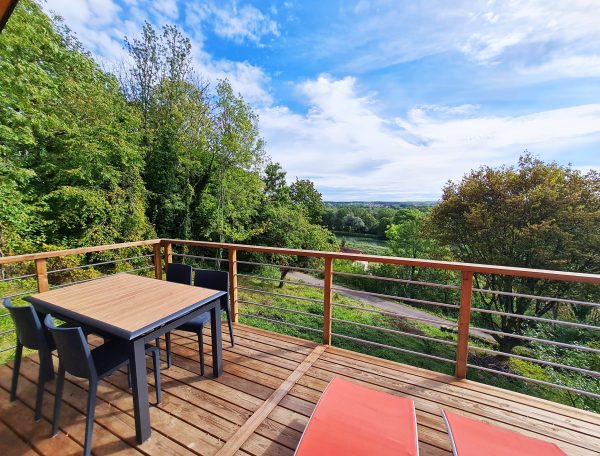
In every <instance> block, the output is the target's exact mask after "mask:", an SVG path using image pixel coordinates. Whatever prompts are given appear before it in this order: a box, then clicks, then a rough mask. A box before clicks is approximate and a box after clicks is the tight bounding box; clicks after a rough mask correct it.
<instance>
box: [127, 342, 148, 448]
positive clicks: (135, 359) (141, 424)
mask: <svg viewBox="0 0 600 456" xmlns="http://www.w3.org/2000/svg"><path fill="white" fill-rule="evenodd" d="M129 364H130V366H129V369H130V372H131V388H132V392H133V413H134V416H135V437H136V440H137V443H142V442H144V441H145V440H146V439H147V438H148V437H150V408H149V404H148V379H147V378H146V350H145V343H144V339H143V338H140V339H137V340H134V341H132V342H131V345H130V351H129Z"/></svg>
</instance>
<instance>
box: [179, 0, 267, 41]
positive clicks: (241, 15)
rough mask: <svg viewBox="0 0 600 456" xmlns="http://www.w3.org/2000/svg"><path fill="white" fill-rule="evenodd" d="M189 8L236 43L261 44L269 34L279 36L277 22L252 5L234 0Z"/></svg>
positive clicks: (223, 35)
mask: <svg viewBox="0 0 600 456" xmlns="http://www.w3.org/2000/svg"><path fill="white" fill-rule="evenodd" d="M188 10H191V11H193V12H195V13H196V14H197V17H198V18H199V19H200V20H201V21H202V22H207V23H210V24H211V26H212V29H213V31H214V32H215V33H216V34H217V35H218V36H220V37H222V38H227V39H230V40H232V41H234V42H236V43H243V42H244V41H250V42H252V43H254V44H258V45H260V44H261V39H262V38H263V37H265V36H268V35H273V36H275V37H277V36H279V28H278V25H277V22H276V21H274V20H273V19H271V18H270V17H269V16H268V15H266V14H263V12H262V11H260V10H259V9H258V8H255V7H254V6H252V5H243V6H240V5H239V4H238V2H237V1H235V0H233V1H231V2H228V3H224V2H219V3H215V2H212V1H211V2H204V3H198V4H190V5H189V7H188Z"/></svg>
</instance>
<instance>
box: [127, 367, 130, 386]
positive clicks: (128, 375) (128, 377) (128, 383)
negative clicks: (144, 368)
mask: <svg viewBox="0 0 600 456" xmlns="http://www.w3.org/2000/svg"><path fill="white" fill-rule="evenodd" d="M127 388H129V389H131V367H130V366H129V363H127Z"/></svg>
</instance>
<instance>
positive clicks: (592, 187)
mask: <svg viewBox="0 0 600 456" xmlns="http://www.w3.org/2000/svg"><path fill="white" fill-rule="evenodd" d="M429 229H430V232H431V234H432V235H433V236H434V237H435V238H437V239H438V240H439V241H440V242H442V243H446V244H448V245H449V246H451V248H452V250H453V252H454V255H455V256H456V258H458V259H459V260H462V261H467V262H475V263H486V264H497V265H507V266H519V267H524V268H540V269H557V270H565V271H575V272H588V273H596V274H597V273H598V272H600V174H599V173H597V172H594V171H590V172H589V173H588V174H585V175H584V174H581V173H580V172H579V171H576V170H573V169H571V168H570V167H568V166H560V165H558V164H556V163H544V162H542V161H541V160H539V159H536V158H534V157H532V156H531V155H529V154H526V155H524V156H522V157H521V158H520V159H519V163H518V165H517V166H516V167H514V166H510V167H506V166H504V167H500V168H490V167H482V168H480V169H478V170H476V171H472V172H470V173H469V174H467V175H466V176H465V177H464V178H463V179H462V181H461V182H460V183H458V184H457V183H453V182H450V183H448V184H447V185H446V187H445V188H444V193H443V197H442V201H441V202H440V204H439V205H438V206H436V207H435V208H434V209H433V211H432V214H431V219H430V225H429ZM476 281H477V284H478V287H479V288H486V289H491V290H497V291H501V292H507V293H513V292H518V293H523V294H530V295H538V296H565V297H569V296H570V295H571V294H572V293H574V291H575V289H574V286H571V285H568V284H566V283H561V284H558V283H556V282H553V281H545V280H538V279H531V278H526V279H525V278H518V277H511V276H503V275H478V276H477V277H476ZM596 292H597V291H596ZM590 293H593V291H592V290H591V289H587V288H585V289H580V288H578V289H577V294H578V295H579V297H580V298H583V297H587V298H592V300H593V295H590ZM596 298H597V296H596ZM477 304H479V305H481V306H483V307H485V308H488V309H493V310H497V311H501V312H507V313H514V314H518V315H524V314H527V315H533V316H536V317H541V316H544V315H545V314H547V313H549V312H552V311H555V310H556V306H557V304H556V302H554V301H545V300H543V299H541V300H538V301H532V300H531V299H528V298H523V297H518V296H513V295H510V294H484V293H482V294H481V295H480V296H479V299H478V300H477ZM481 318H482V320H483V323H484V324H486V325H487V327H489V328H492V329H495V330H497V331H501V332H504V333H509V334H523V332H524V331H525V330H526V329H527V328H528V327H529V326H531V325H532V324H533V323H532V322H530V321H527V320H524V319H521V318H514V317H506V316H501V317H495V316H493V315H491V314H482V315H481ZM494 337H495V338H496V339H497V340H498V342H499V345H500V349H501V350H503V351H506V352H510V351H511V350H512V349H513V348H514V347H515V346H516V345H518V344H519V343H520V342H519V339H516V338H513V337H510V336H502V335H494Z"/></svg>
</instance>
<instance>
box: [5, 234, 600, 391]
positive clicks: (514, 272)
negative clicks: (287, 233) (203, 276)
mask: <svg viewBox="0 0 600 456" xmlns="http://www.w3.org/2000/svg"><path fill="white" fill-rule="evenodd" d="M176 246H177V247H180V248H188V249H189V248H201V249H212V250H221V251H222V250H227V258H218V259H217V258H214V260H217V261H219V262H221V261H222V262H227V263H228V271H229V276H230V290H229V296H230V302H231V309H232V314H233V318H234V320H235V321H236V322H237V321H239V316H240V315H241V313H240V303H241V300H240V298H239V293H238V291H239V290H240V287H239V286H238V277H239V276H240V274H238V265H239V264H241V263H244V264H259V263H252V262H247V261H244V262H240V261H239V260H238V253H239V252H246V253H259V254H267V255H286V256H297V257H309V258H314V259H317V260H321V261H322V264H323V269H322V270H321V269H319V272H320V273H322V274H323V282H322V283H323V285H322V289H323V300H322V305H323V315H322V320H323V324H322V330H315V329H314V328H305V329H308V330H311V331H317V332H320V333H322V342H323V344H331V343H332V338H333V337H340V338H342V339H343V338H345V339H351V340H355V339H354V338H352V337H349V336H344V335H342V334H335V333H334V332H332V322H334V321H344V322H346V323H353V324H355V325H358V326H366V327H370V326H369V325H365V324H361V323H357V322H351V321H345V320H339V319H336V318H334V316H333V310H334V307H336V306H337V307H347V308H353V307H352V306H349V305H340V304H336V303H335V302H334V300H333V294H334V291H335V286H334V280H333V278H334V275H336V274H342V273H340V272H336V271H335V270H334V260H349V261H366V262H370V263H381V264H391V265H399V266H410V267H419V268H434V269H443V270H447V271H456V272H457V273H459V274H460V277H461V282H460V284H459V285H458V284H457V285H444V284H434V283H425V282H415V283H418V284H421V285H429V286H443V287H447V288H452V289H455V290H456V291H457V292H460V303H459V304H448V303H442V302H431V301H424V300H419V299H414V298H403V297H401V296H388V295H383V294H379V293H372V292H366V291H362V292H363V293H366V294H371V295H375V296H385V297H387V298H389V299H395V300H398V301H401V302H402V301H404V302H408V303H409V304H410V303H413V302H414V303H422V304H426V305H438V306H441V307H446V308H451V309H455V310H456V311H457V312H458V323H457V324H455V328H456V341H455V342H451V341H441V340H440V342H442V343H446V344H449V345H455V347H456V356H455V359H453V360H452V359H443V361H445V362H449V363H451V364H454V373H455V376H456V377H457V378H459V379H463V378H466V376H467V369H468V368H470V367H473V368H478V367H477V366H471V365H469V362H468V358H469V353H470V352H471V351H472V350H477V349H479V348H477V347H473V346H470V344H469V340H470V331H471V330H473V326H472V325H471V316H472V315H473V312H488V313H493V314H497V315H503V312H496V311H493V310H485V309H474V308H472V306H471V304H472V298H473V293H474V287H473V277H474V274H494V275H502V276H516V277H528V278H535V279H546V280H556V281H564V282H577V283H582V284H595V285H600V275H597V274H583V273H573V272H562V271H551V270H539V269H525V268H516V267H507V266H494V265H481V264H471V263H460V262H448V261H435V260H421V259H412V258H398V257H389V256H376V255H364V254H354V253H342V252H323V251H314V250H298V249H288V248H276V247H266V246H255V245H242V244H229V243H218V242H204V241H193V240H180V239H154V240H147V241H138V242H128V243H122V244H112V245H103V246H96V247H83V248H78V249H69V250H60V251H53V252H40V253H35V254H27V255H18V256H11V257H0V266H1V265H9V264H14V263H26V262H34V265H35V269H34V270H35V273H34V274H28V275H26V276H22V277H32V276H35V279H36V282H37V290H38V291H40V292H43V291H47V290H48V289H49V288H50V286H49V280H48V275H49V274H51V273H53V272H56V271H48V270H47V261H48V260H49V259H51V258H58V257H65V256H69V255H81V254H89V253H96V252H102V251H107V250H120V249H126V248H134V247H144V248H152V254H149V255H145V256H144V257H146V256H147V257H149V258H150V257H151V258H152V264H151V265H149V266H148V268H150V269H152V268H153V269H154V276H155V277H156V278H157V279H162V277H163V270H166V268H167V267H168V265H169V264H170V263H172V262H173V257H174V256H181V257H186V256H188V257H194V255H185V254H178V253H174V251H173V248H174V247H176ZM136 258H141V257H136ZM209 259H210V258H209ZM115 261H120V260H115ZM270 265H272V266H275V267H281V266H279V265H277V264H270ZM81 267H86V265H83V266H81ZM148 268H143V269H148ZM298 269H302V268H298ZM346 275H352V274H346ZM368 277H369V278H375V279H381V280H394V279H390V278H385V277H374V276H368ZM19 278H20V277H16V278H15V279H19ZM259 278H261V279H265V280H274V279H268V278H264V277H259ZM2 280H3V281H6V280H11V279H10V278H9V279H2ZM396 280H398V279H396ZM405 282H406V281H405ZM291 283H299V282H291ZM319 288H321V287H319ZM254 291H256V290H254ZM477 291H478V292H481V291H483V292H485V291H486V290H477ZM264 293H265V294H271V295H278V293H275V292H270V293H268V292H264ZM23 294H25V293H23ZM514 294H515V295H516V296H519V294H518V293H514ZM280 295H281V296H289V295H285V294H280ZM522 296H524V295H522ZM289 297H290V298H297V299H304V300H307V301H316V300H315V299H309V298H301V297H294V296H289ZM533 298H536V299H541V298H543V297H536V296H533ZM544 299H546V298H544ZM547 299H551V300H552V299H554V300H555V301H559V302H573V303H580V304H582V305H591V306H597V307H600V304H597V303H585V302H581V301H573V300H569V299H555V298H552V297H550V298H547ZM259 305H260V304H259ZM264 307H269V306H266V305H265V306H264ZM357 309H359V308H357ZM282 310H286V309H282ZM359 310H362V311H370V312H373V310H369V309H359ZM296 313H303V312H300V311H296ZM380 313H381V314H386V313H387V312H380ZM5 315H6V314H5ZM0 317H2V316H1V315H0ZM509 317H510V318H526V319H530V320H533V321H542V322H549V323H555V324H567V325H570V326H572V327H576V328H581V329H589V330H600V326H596V325H590V324H586V323H580V322H563V321H560V320H552V319H546V318H540V317H534V316H526V315H516V314H515V315H509ZM256 318H260V317H256ZM263 319H265V318H263ZM416 319H417V320H419V319H418V318H416ZM266 320H268V319H266ZM421 320H422V321H425V322H427V319H421ZM291 326H297V325H291ZM375 329H381V328H375ZM382 330H385V331H388V332H393V333H397V334H403V333H402V331H398V330H393V329H382ZM477 330H478V331H484V332H487V333H488V334H494V333H498V331H492V330H489V329H486V328H477ZM5 332H7V331H5ZM411 336H412V337H420V338H422V339H425V340H429V339H432V338H431V337H427V336H419V335H411ZM509 336H511V335H510V334H509ZM511 337H512V336H511ZM516 337H517V338H521V339H525V340H532V341H545V340H543V339H537V338H535V337H528V336H522V335H519V336H516ZM357 340H358V339H357ZM359 341H360V340H359ZM360 342H364V343H367V344H371V345H374V346H383V347H387V346H385V345H382V344H379V343H377V342H375V341H366V340H363V341H360ZM548 342H549V343H551V344H554V345H558V346H560V347H564V348H573V349H582V347H578V346H576V345H570V344H566V343H561V342H557V341H548ZM0 348H2V347H0ZM388 348H390V349H395V350H398V351H401V352H405V353H409V354H411V353H412V354H415V355H421V356H427V357H429V358H433V359H441V358H439V357H437V356H434V355H428V354H424V353H415V352H411V351H410V350H406V349H403V348H402V347H388ZM4 350H6V349H4ZM484 350H485V349H484ZM584 350H585V351H589V352H593V353H594V354H597V353H600V350H596V349H593V348H589V349H588V348H585V349H584ZM487 351H489V352H493V353H497V352H494V350H487ZM508 356H510V355H508ZM516 357H517V358H521V359H526V360H532V358H527V357H524V356H519V355H517V356H516ZM441 360H442V359H441ZM533 361H537V362H539V363H540V364H542V365H550V366H556V367H558V368H566V369H570V370H571V371H575V372H579V373H581V374H583V375H588V376H591V377H600V374H598V373H597V372H592V371H590V370H588V369H581V368H577V367H574V366H567V365H562V364H557V363H552V362H548V361H543V360H541V361H540V360H533ZM484 370H485V369H484ZM512 376H513V377H515V376H514V375H512ZM524 379H525V380H531V379H527V378H524ZM536 383H541V384H546V383H547V382H543V381H536ZM549 385H553V384H549ZM558 387H561V386H560V385H558ZM562 388H564V389H567V390H570V391H574V392H576V393H579V394H587V395H590V396H593V397H596V398H600V395H598V394H596V393H594V392H588V391H581V390H579V389H577V388H570V387H566V386H563V387H562Z"/></svg>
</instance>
